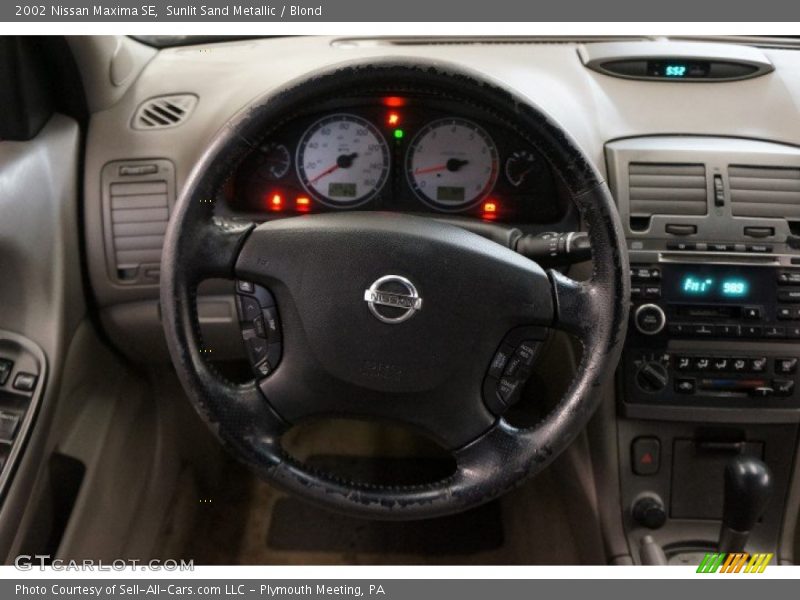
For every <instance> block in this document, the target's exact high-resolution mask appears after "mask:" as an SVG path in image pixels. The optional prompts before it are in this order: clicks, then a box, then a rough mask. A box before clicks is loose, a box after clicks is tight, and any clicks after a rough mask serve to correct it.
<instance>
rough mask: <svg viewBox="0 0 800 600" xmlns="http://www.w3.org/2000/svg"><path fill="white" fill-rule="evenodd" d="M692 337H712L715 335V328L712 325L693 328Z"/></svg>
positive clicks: (694, 326)
mask: <svg viewBox="0 0 800 600" xmlns="http://www.w3.org/2000/svg"><path fill="white" fill-rule="evenodd" d="M692 335H694V336H697V337H712V336H713V335H714V328H713V326H712V325H707V324H702V323H701V324H700V325H693V326H692Z"/></svg>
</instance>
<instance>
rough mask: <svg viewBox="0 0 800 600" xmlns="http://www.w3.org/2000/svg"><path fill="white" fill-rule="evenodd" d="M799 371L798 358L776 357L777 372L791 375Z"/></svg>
mask: <svg viewBox="0 0 800 600" xmlns="http://www.w3.org/2000/svg"><path fill="white" fill-rule="evenodd" d="M795 371H797V358H776V359H775V372H776V373H779V374H780V375H791V374H792V373H794V372H795Z"/></svg>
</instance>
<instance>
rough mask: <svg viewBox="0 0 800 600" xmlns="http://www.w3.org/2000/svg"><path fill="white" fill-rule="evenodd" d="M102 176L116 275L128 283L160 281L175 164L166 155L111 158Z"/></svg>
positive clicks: (107, 234) (108, 249)
mask: <svg viewBox="0 0 800 600" xmlns="http://www.w3.org/2000/svg"><path fill="white" fill-rule="evenodd" d="M102 180H103V212H104V216H103V219H104V229H105V242H106V260H107V262H108V270H109V273H110V275H111V277H112V278H113V279H114V280H116V281H118V282H119V283H124V284H138V285H155V284H157V283H158V280H159V276H160V272H159V270H160V267H161V250H162V247H163V246H164V234H165V233H166V231H167V222H168V220H169V215H170V211H171V207H172V206H173V205H174V202H175V167H174V166H173V164H172V162H170V161H168V160H164V159H145V160H132V161H117V162H111V163H108V164H106V165H105V166H104V167H103V173H102Z"/></svg>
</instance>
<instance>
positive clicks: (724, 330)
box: [714, 325, 742, 337]
mask: <svg viewBox="0 0 800 600" xmlns="http://www.w3.org/2000/svg"><path fill="white" fill-rule="evenodd" d="M714 329H715V330H716V332H717V335H719V336H720V337H739V336H741V335H742V330H741V328H740V327H739V326H738V325H715V326H714Z"/></svg>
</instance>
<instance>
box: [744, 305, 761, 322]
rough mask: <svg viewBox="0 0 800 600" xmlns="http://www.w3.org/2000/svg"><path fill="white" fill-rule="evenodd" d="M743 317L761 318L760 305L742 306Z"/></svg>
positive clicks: (752, 319) (751, 319)
mask: <svg viewBox="0 0 800 600" xmlns="http://www.w3.org/2000/svg"><path fill="white" fill-rule="evenodd" d="M742 317H744V318H745V319H749V320H750V321H757V320H758V319H760V318H761V308H760V307H758V306H745V307H744V308H742Z"/></svg>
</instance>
